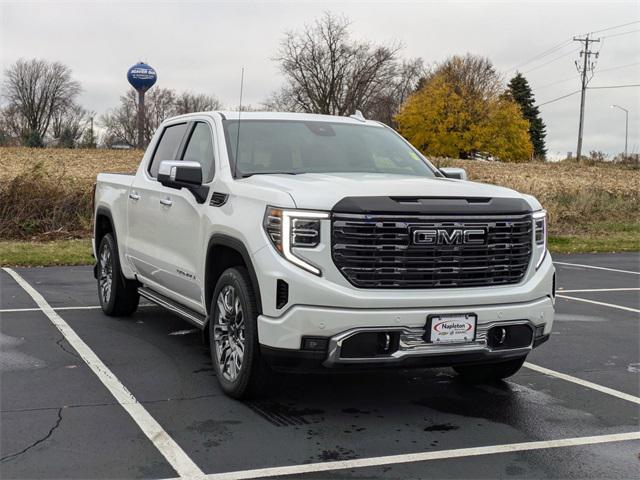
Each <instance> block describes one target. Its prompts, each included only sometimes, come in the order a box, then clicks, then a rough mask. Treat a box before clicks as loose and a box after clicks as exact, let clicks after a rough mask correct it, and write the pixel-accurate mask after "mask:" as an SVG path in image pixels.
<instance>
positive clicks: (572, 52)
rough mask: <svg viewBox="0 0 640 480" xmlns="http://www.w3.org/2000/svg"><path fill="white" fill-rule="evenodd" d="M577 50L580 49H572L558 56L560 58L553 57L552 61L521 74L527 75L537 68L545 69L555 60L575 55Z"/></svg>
mask: <svg viewBox="0 0 640 480" xmlns="http://www.w3.org/2000/svg"><path fill="white" fill-rule="evenodd" d="M578 50H580V49H579V48H576V49H574V50H571V51H570V52H567V53H563V54H562V55H560V56H558V57H555V58H554V59H553V60H549V61H548V62H545V63H543V64H541V65H538V66H537V67H533V68H530V69H529V70H527V71H525V72H522V73H529V72H533V71H534V70H538V69H539V68H542V67H545V66H547V65H549V64H550V63H553V62H555V61H556V60H560V59H561V58H564V57H566V56H568V55H571V54H574V53H576V52H577V51H578Z"/></svg>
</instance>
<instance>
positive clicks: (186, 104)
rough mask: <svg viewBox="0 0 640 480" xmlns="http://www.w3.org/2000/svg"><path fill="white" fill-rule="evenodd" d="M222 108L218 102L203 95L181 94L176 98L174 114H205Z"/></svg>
mask: <svg viewBox="0 0 640 480" xmlns="http://www.w3.org/2000/svg"><path fill="white" fill-rule="evenodd" d="M220 108H222V104H221V103H220V100H218V99H217V98H216V97H215V96H213V95H205V94H204V93H191V92H183V93H181V94H180V95H178V97H177V98H176V103H175V114H176V115H182V114H185V113H193V112H207V111H210V110H219V109H220Z"/></svg>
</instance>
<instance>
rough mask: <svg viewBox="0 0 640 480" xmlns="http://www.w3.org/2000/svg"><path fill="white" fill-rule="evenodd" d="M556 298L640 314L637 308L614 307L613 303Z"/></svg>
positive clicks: (562, 296) (568, 297)
mask: <svg viewBox="0 0 640 480" xmlns="http://www.w3.org/2000/svg"><path fill="white" fill-rule="evenodd" d="M556 297H558V298H565V299H567V300H575V301H577V302H585V303H593V304H594V305H600V306H602V307H609V308H617V309H618V310H626V311H627V312H635V313H640V310H638V309H637V308H631V307H623V306H622V305H614V304H613V303H604V302H596V301H595V300H588V299H586V298H579V297H570V296H569V295H560V294H559V293H558V294H556Z"/></svg>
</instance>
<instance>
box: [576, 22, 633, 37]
mask: <svg viewBox="0 0 640 480" xmlns="http://www.w3.org/2000/svg"><path fill="white" fill-rule="evenodd" d="M636 23H640V20H635V21H633V22H629V23H623V24H621V25H614V26H613V27H607V28H603V29H601V30H594V31H593V32H589V33H588V35H593V34H594V33H600V32H606V31H607V30H614V29H616V28H622V27H627V26H629V25H634V24H636Z"/></svg>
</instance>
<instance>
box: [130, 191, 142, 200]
mask: <svg viewBox="0 0 640 480" xmlns="http://www.w3.org/2000/svg"><path fill="white" fill-rule="evenodd" d="M129 198H130V199H131V200H136V201H138V200H140V195H139V194H138V192H130V193H129Z"/></svg>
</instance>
